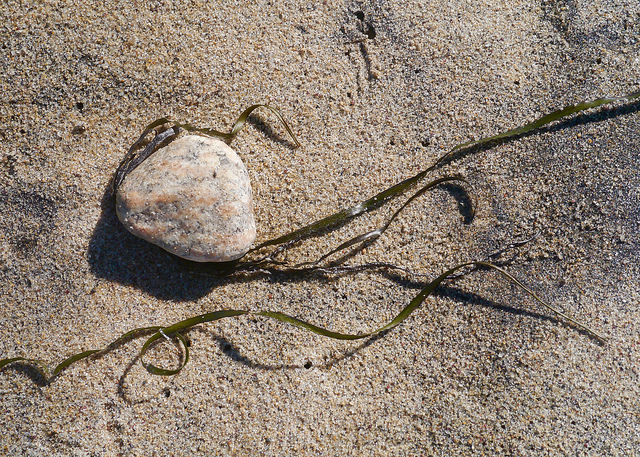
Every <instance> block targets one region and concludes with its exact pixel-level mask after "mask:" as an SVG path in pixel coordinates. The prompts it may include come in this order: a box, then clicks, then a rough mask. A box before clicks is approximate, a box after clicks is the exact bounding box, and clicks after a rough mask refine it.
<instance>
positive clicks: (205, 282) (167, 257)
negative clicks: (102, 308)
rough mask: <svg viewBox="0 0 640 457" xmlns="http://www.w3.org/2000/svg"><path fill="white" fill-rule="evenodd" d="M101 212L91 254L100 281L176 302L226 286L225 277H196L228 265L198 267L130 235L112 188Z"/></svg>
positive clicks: (89, 256)
mask: <svg viewBox="0 0 640 457" xmlns="http://www.w3.org/2000/svg"><path fill="white" fill-rule="evenodd" d="M101 208H102V213H101V215H100V219H99V220H98V223H97V224H96V227H95V229H94V230H93V234H92V235H91V240H90V242H89V250H88V259H89V265H90V269H91V272H92V273H93V274H94V275H96V276H97V277H99V278H103V279H106V280H108V281H115V282H118V283H120V284H126V285H130V286H133V287H136V288H138V289H141V290H144V291H145V292H147V293H149V294H151V295H153V296H155V297H157V298H160V299H163V300H172V301H190V300H196V299H198V298H200V297H202V296H204V295H206V294H208V293H209V292H210V291H211V290H212V289H214V288H215V287H217V286H218V285H220V284H222V283H223V282H225V279H224V278H223V277H220V278H216V277H213V276H212V277H209V276H199V275H194V274H193V270H194V269H196V270H200V271H202V270H203V269H207V271H208V272H210V273H216V272H219V271H222V270H221V268H224V265H222V266H220V267H218V266H216V265H215V264H205V266H201V265H198V264H195V262H190V261H188V260H184V259H181V258H179V257H177V256H174V255H172V254H170V253H168V252H166V251H165V250H163V249H161V248H160V247H158V246H155V245H153V244H151V243H148V242H146V241H144V240H142V239H139V238H137V237H135V236H133V235H132V234H131V233H129V232H128V231H127V230H126V229H125V228H124V227H123V226H122V224H121V223H120V221H119V219H118V217H117V215H116V211H115V199H114V197H113V194H112V192H111V186H108V188H107V189H106V190H105V192H104V195H103V197H102V202H101ZM194 264H195V265H194Z"/></svg>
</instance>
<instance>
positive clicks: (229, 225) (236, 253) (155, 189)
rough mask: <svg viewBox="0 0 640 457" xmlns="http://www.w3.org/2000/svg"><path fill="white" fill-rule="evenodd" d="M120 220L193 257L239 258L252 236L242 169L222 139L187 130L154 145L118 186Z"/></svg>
mask: <svg viewBox="0 0 640 457" xmlns="http://www.w3.org/2000/svg"><path fill="white" fill-rule="evenodd" d="M116 212H117V214H118V218H119V219H120V221H121V222H122V224H123V225H124V226H125V227H126V228H127V230H129V231H130V232H131V233H133V234H134V235H135V236H138V237H140V238H142V239H144V240H147V241H149V242H151V243H153V244H156V245H158V246H160V247H161V248H163V249H165V250H167V251H169V252H171V253H172V254H175V255H177V256H179V257H182V258H184V259H188V260H194V261H196V262H227V261H231V260H235V259H238V258H240V257H242V256H243V255H244V254H245V253H246V252H247V251H248V250H249V249H250V248H251V244H252V243H253V242H254V241H255V238H256V225H255V219H254V215H253V200H252V197H251V185H250V183H249V174H248V173H247V169H246V167H245V165H244V163H243V162H242V160H241V159H240V157H239V156H238V155H237V154H236V152H235V151H234V150H233V149H231V148H230V147H229V146H228V145H227V144H225V143H223V142H222V141H220V140H218V139H214V138H209V137H204V136H200V135H188V136H184V137H181V138H178V139H176V140H175V141H173V142H171V143H169V144H168V145H167V146H165V147H163V148H160V149H158V150H157V151H156V152H155V153H153V154H152V155H151V156H150V157H149V158H147V159H146V160H145V161H144V162H142V163H141V164H140V165H139V166H138V167H137V168H136V169H135V170H133V171H132V172H131V173H129V175H127V177H126V178H125V180H124V181H123V182H122V184H121V185H120V187H119V188H118V191H117V194H116Z"/></svg>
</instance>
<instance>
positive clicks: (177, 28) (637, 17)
mask: <svg viewBox="0 0 640 457" xmlns="http://www.w3.org/2000/svg"><path fill="white" fill-rule="evenodd" d="M639 37H640V4H639V3H638V2H637V1H635V0H627V1H613V0H576V1H571V2H566V1H542V0H515V1H511V2H504V1H500V0H490V1H473V2H471V1H469V2H462V1H460V2H451V1H446V0H432V1H428V2H401V1H397V0H391V1H375V2H366V3H365V2H339V1H323V2H309V3H307V4H301V3H297V2H286V1H279V0H273V1H258V2H231V1H229V2H209V1H198V0H193V1H190V2H186V1H185V2H177V1H176V2H171V1H159V2H107V3H102V2H64V1H47V2H44V1H43V2H16V1H9V2H8V4H5V5H4V6H3V8H2V9H1V10H0V43H1V44H0V69H1V70H0V245H1V248H0V322H2V329H1V330H0V357H5V356H7V357H8V356H18V355H27V356H32V357H38V358H40V359H43V360H45V361H49V362H50V363H51V364H54V363H56V362H59V361H60V360H62V359H63V358H64V357H65V356H67V355H70V354H72V353H74V352H78V351H81V350H84V349H87V348H95V347H101V346H103V345H105V344H108V343H109V342H110V341H112V340H113V339H115V338H116V337H117V336H119V335H120V334H122V333H124V332H125V331H127V330H129V329H132V328H135V327H140V326H146V325H167V324H170V323H173V322H175V321H177V320H180V319H183V318H186V317H189V316H192V315H196V314H200V313H203V312H207V311H213V310H217V309H223V308H231V307H235V308H243V309H250V310H260V309H269V310H275V311H282V312H286V313H289V314H292V315H295V316H298V317H300V318H303V319H306V320H309V321H311V322H314V323H317V324H319V325H326V326H329V327H331V328H332V329H335V330H338V331H350V332H360V331H366V330H370V329H372V328H375V327H376V326H378V325H380V324H382V323H384V322H385V321H386V320H388V319H390V318H391V317H392V316H393V315H394V314H395V313H396V312H398V311H399V310H400V309H401V308H402V306H403V305H404V304H406V303H407V302H408V301H409V300H410V299H411V298H412V297H413V296H415V295H416V294H417V292H418V290H419V288H420V286H421V285H422V284H423V283H424V281H425V277H423V276H415V277H406V276H401V277H400V278H397V277H394V276H390V275H388V274H384V273H383V272H362V273H353V274H347V275H342V276H338V277H333V276H330V277H325V276H314V277H305V278H292V277H287V276H278V277H268V276H264V275H253V276H249V277H245V278H235V279H216V278H208V277H203V276H201V275H197V274H193V273H192V272H191V271H190V270H189V268H188V267H187V266H186V265H185V264H184V263H181V262H179V261H176V260H175V258H173V257H171V256H170V255H169V254H167V253H166V252H164V251H162V250H161V249H160V248H157V247H155V246H152V245H150V244H148V243H146V242H144V241H142V240H139V239H137V238H135V237H133V236H132V235H130V234H129V233H128V232H127V231H126V230H125V229H124V228H123V227H122V226H121V225H120V224H119V222H118V220H117V218H116V216H115V214H114V205H113V201H112V198H111V196H110V193H109V181H110V179H111V177H112V174H113V172H114V171H115V168H116V167H117V165H118V163H119V161H120V160H121V158H122V157H123V155H124V154H125V152H126V150H127V148H128V147H129V145H131V144H132V143H133V141H135V140H136V139H137V137H138V135H139V134H140V132H141V131H142V129H143V128H144V126H145V125H146V124H147V123H149V122H151V121H152V120H154V119H156V118H158V117H160V116H163V115H172V116H174V117H176V118H178V119H181V120H184V121H190V122H192V123H194V124H197V125H201V126H211V127H215V128H219V129H224V128H229V127H230V125H231V124H232V122H233V121H234V120H235V118H236V117H237V116H238V114H239V113H240V112H241V111H242V110H243V109H244V108H245V107H247V106H249V105H251V104H253V103H269V104H271V105H273V106H276V107H278V108H279V109H280V110H281V111H282V113H283V115H284V116H285V117H286V118H287V119H288V120H289V121H290V123H291V125H292V128H293V130H294V131H295V132H296V134H297V135H298V138H299V139H300V141H301V143H302V144H303V147H302V148H300V149H294V148H292V145H291V142H290V140H288V138H287V135H286V132H285V131H284V129H283V128H282V126H281V125H279V124H278V122H277V119H275V117H274V116H273V115H271V114H269V112H264V111H260V112H257V113H256V118H255V119H254V120H253V121H252V123H251V124H250V125H249V126H248V128H246V129H245V130H244V131H243V132H242V133H241V134H240V135H239V136H238V138H237V139H236V140H235V141H234V142H233V143H232V146H233V147H234V149H235V150H236V151H237V152H238V153H239V154H240V156H241V157H242V159H243V160H244V162H245V163H246V165H247V168H248V170H249V174H250V176H251V179H252V186H253V192H254V200H255V203H256V221H257V227H258V240H259V241H260V240H266V239H268V238H270V237H273V236H276V235H278V234H281V233H285V232H287V231H289V230H292V229H295V228H297V227H300V226H302V225H304V224H306V223H308V222H310V221H313V220H315V219H317V218H319V217H321V216H323V215H327V214H329V213H331V212H332V211H334V210H335V209H337V208H342V207H345V206H348V205H350V204H354V203H356V202H358V201H360V200H362V199H363V198H365V197H368V196H371V195H373V194H374V193H375V192H377V191H379V190H382V189H384V188H386V187H388V186H390V185H392V184H394V183H396V182H398V181H399V180H401V179H404V178H407V177H409V176H412V175H413V174H415V173H417V172H418V171H420V170H421V169H424V168H425V167H427V166H428V165H430V164H431V163H433V161H434V160H436V159H437V158H438V157H439V156H440V155H442V154H443V153H444V152H445V151H447V150H448V149H449V148H451V147H452V146H453V145H455V144H457V143H459V142H462V141H466V140H469V139H476V138H480V137H483V136H487V135H491V134H495V133H498V132H501V131H503V130H505V129H507V128H511V127H515V126H517V125H521V124H523V123H524V122H527V121H530V120H532V119H534V118H536V117H537V116H540V115H542V114H544V113H546V112H549V111H551V110H554V109H557V108H560V107H563V106H565V105H567V104H571V103H576V102H578V101H581V100H584V99H592V98H596V97H599V96H602V95H622V94H625V93H630V92H632V91H634V90H638V86H637V84H638V81H639V80H640V57H639V51H640V41H639ZM616 106H617V105H616ZM638 109H639V105H638V104H637V103H636V104H632V105H626V106H625V107H618V109H614V110H604V111H603V110H600V111H595V112H590V113H588V115H586V116H582V117H578V118H577V119H576V120H574V121H573V122H565V123H562V124H560V125H558V126H557V127H556V128H552V129H548V130H546V131H544V132H539V133H536V134H534V135H528V136H526V137H525V138H521V139H519V140H517V141H510V142H507V143H504V144H501V145H498V146H496V147H494V148H492V149H489V150H482V151H476V152H474V153H473V154H467V155H464V156H463V157H458V158H457V159H456V160H455V161H453V162H452V163H450V164H449V165H448V166H447V167H444V168H442V169H440V170H438V171H437V172H435V173H434V177H439V176H444V175H448V174H456V175H463V176H465V177H466V178H467V179H468V180H469V181H470V182H471V184H472V185H473V188H474V190H475V193H476V195H477V199H478V211H477V215H476V217H475V220H473V222H472V223H466V222H468V221H466V222H465V216H464V214H461V212H460V210H459V206H460V204H459V201H458V200H457V199H456V198H455V197H456V192H452V191H447V190H446V189H442V188H440V189H436V190H434V191H432V192H430V193H428V195H425V196H424V197H422V198H420V199H419V200H417V201H416V202H414V203H413V204H412V205H411V206H410V207H408V209H407V210H406V211H405V212H404V213H403V214H402V216H401V217H400V219H399V220H398V221H397V222H396V223H395V224H394V225H393V226H392V228H391V229H390V230H389V231H387V232H386V233H385V234H384V235H383V236H382V237H381V238H380V239H379V240H378V242H377V243H375V244H374V245H372V246H370V247H369V248H367V249H366V250H365V251H364V252H362V253H361V254H359V255H357V256H356V257H354V258H352V259H350V260H349V262H350V263H353V264H356V263H364V262H371V261H384V262H391V263H395V264H398V265H402V266H404V267H406V268H409V269H411V270H413V271H416V272H419V273H422V274H425V275H427V276H426V277H427V278H429V277H430V278H432V277H435V276H437V275H438V274H439V273H440V272H442V271H443V270H444V269H445V268H447V267H449V266H452V265H455V264H456V263H459V262H462V261H466V260H469V259H482V258H486V256H487V255H488V254H490V253H491V252H494V251H495V250H497V249H500V248H502V247H504V246H506V245H507V244H509V243H511V242H512V241H514V240H519V239H523V238H528V237H531V236H532V235H534V234H535V233H539V236H538V237H537V238H536V239H535V240H534V241H532V242H530V243H529V244H527V245H526V246H524V247H521V248H519V249H517V250H514V251H512V253H510V254H512V255H513V256H514V259H513V262H512V264H511V265H510V266H509V267H508V269H509V271H510V272H512V273H513V274H514V275H516V276H517V277H518V278H520V279H521V280H522V281H524V282H525V283H526V284H527V285H529V286H530V287H532V288H533V289H534V290H535V291H536V292H537V293H539V294H540V296H541V297H542V298H543V299H545V300H547V301H549V302H550V303H552V304H553V305H555V306H560V307H562V308H563V309H565V310H566V311H567V312H568V313H570V314H571V315H573V316H575V317H576V318H578V319H580V320H581V321H583V322H585V323H587V324H588V325H589V326H591V327H592V328H594V329H595V330H597V331H599V332H601V333H604V334H606V335H607V336H608V337H609V340H608V342H607V343H606V344H599V343H598V342H597V341H595V340H594V339H593V338H590V337H589V336H588V335H587V334H585V333H583V332H580V331H578V330H576V329H575V328H573V327H571V326H569V325H566V323H563V322H562V321H559V320H558V319H556V318H554V316H553V315H552V314H551V313H550V312H548V311H547V310H545V309H544V308H542V307H541V306H540V305H536V303H535V302H534V301H533V300H532V299H531V298H530V297H528V296H527V295H526V294H524V293H522V292H521V291H519V290H518V289H516V288H515V287H513V286H512V285H510V284H508V283H507V282H505V281H504V279H502V278H501V277H499V276H497V275H496V274H494V273H490V272H476V273H473V274H472V275H469V276H467V277H464V278H461V279H459V280H457V281H455V282H452V283H449V284H447V285H446V286H445V287H443V288H441V289H440V291H439V293H438V294H437V296H436V297H432V298H429V299H428V300H427V302H426V303H425V305H424V306H423V307H422V308H421V309H419V310H418V311H416V312H415V313H414V314H413V315H412V316H411V317H410V318H409V319H407V320H406V321H405V322H404V323H403V324H402V325H401V326H400V327H398V328H396V329H394V330H393V331H391V332H389V333H388V334H386V335H385V336H384V337H382V338H378V339H374V340H372V341H365V342H364V343H362V342H352V343H349V342H337V341H333V340H329V339H327V338H323V337H320V336H315V335H312V334H309V333H307V332H304V331H302V330H300V329H296V328H294V327H291V326H287V325H285V324H281V323H278V322H274V321H268V320H266V319H260V318H250V317H239V318H236V319H229V320H226V321H221V322H219V323H216V324H210V325H203V326H200V327H198V328H197V329H195V330H193V331H191V332H189V334H188V337H189V339H190V341H191V347H190V349H191V360H190V362H189V364H188V365H187V366H186V367H185V369H184V370H183V371H182V372H180V373H179V374H178V375H176V376H173V377H158V376H153V375H150V374H149V373H147V372H146V371H145V370H144V368H142V367H141V365H140V364H139V363H138V361H136V359H135V357H136V354H137V351H138V350H139V349H140V347H141V345H142V341H141V340H136V341H133V342H130V343H128V344H126V345H123V346H121V347H119V348H118V349H117V350H114V351H112V352H110V353H108V354H106V355H104V356H103V357H100V358H98V359H95V360H89V361H83V362H80V363H78V364H76V365H73V366H72V367H70V368H69V369H68V370H66V371H65V372H64V373H63V374H62V375H61V376H60V377H58V378H57V379H56V380H55V382H53V383H51V384H50V385H42V384H41V383H38V382H37V381H38V380H37V379H35V380H34V379H33V376H31V374H32V373H30V372H29V370H26V369H25V368H23V367H19V366H18V367H9V368H6V369H5V370H3V371H2V372H1V373H0V410H1V411H2V413H0V430H2V434H1V438H0V454H2V455H11V456H14V455H16V456H17V455H25V456H40V455H50V456H69V455H77V456H85V455H94V456H138V455H147V456H154V455H158V456H160V455H162V456H205V455H207V456H209V455H238V456H241V455H242V456H244V455H257V454H259V455H266V456H271V455H273V456H283V455H296V456H306V455H309V456H324V455H326V456H334V455H367V456H376V455H380V456H422V455H437V456H440V455H441V456H452V455H545V456H546V455H571V456H575V455H594V456H601V455H620V456H633V455H638V454H639V449H640V433H639V432H640V415H639V414H638V411H640V383H639V379H638V375H639V371H640V362H639V360H640V338H639V336H638V335H639V330H640V312H639V309H638V303H639V293H638V291H639V290H640V287H639V286H640V268H639V267H638V265H639V264H640V235H639V233H640V231H639V228H640V227H639V226H640V210H639V209H638V208H639V207H640V206H639V205H640V190H639V189H640V173H639V172H638V170H639V166H640V159H639V155H638V152H639V149H640V134H639V133H638V132H640V129H639V126H640V117H639V114H638ZM398 204H399V202H397V203H394V204H392V205H391V206H388V207H385V208H384V209H382V210H380V211H377V212H375V213H373V214H370V215H368V216H365V217H363V218H360V219H358V220H357V221H355V223H354V224H351V225H349V226H347V227H345V228H344V229H342V230H339V231H337V232H334V233H332V234H331V235H330V236H328V237H326V238H319V239H314V240H310V241H308V242H306V243H305V244H303V245H302V246H300V248H298V249H296V250H293V251H291V252H290V253H289V254H288V259H289V260H290V261H292V262H295V261H302V260H306V259H313V258H316V257H317V256H319V255H321V254H322V253H323V252H325V251H326V250H327V249H328V248H330V247H332V246H336V245H337V244H339V243H340V242H341V241H343V240H345V239H348V237H349V236H353V235H355V234H357V233H361V232H363V231H366V230H369V229H371V228H373V227H376V226H378V225H379V224H380V223H381V222H382V221H383V220H384V218H385V216H388V215H389V214H390V212H391V211H392V210H393V209H394V208H395V207H397V205H398ZM165 349H166V348H165ZM165 355H166V357H167V360H169V363H171V361H170V358H169V357H170V356H171V355H172V353H171V352H170V350H169V349H167V352H166V354H165ZM158 357H161V358H160V359H159V360H161V361H162V360H165V359H163V358H162V355H161V354H159V355H158Z"/></svg>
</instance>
